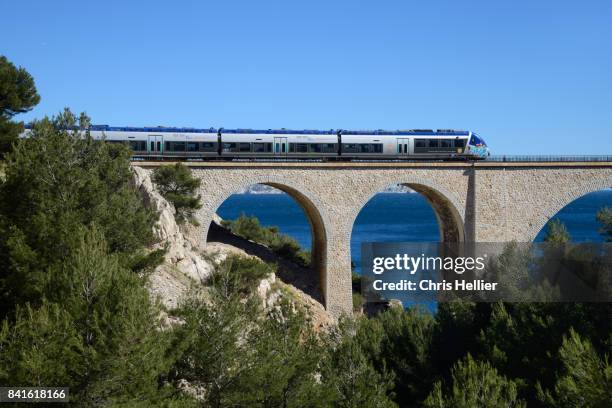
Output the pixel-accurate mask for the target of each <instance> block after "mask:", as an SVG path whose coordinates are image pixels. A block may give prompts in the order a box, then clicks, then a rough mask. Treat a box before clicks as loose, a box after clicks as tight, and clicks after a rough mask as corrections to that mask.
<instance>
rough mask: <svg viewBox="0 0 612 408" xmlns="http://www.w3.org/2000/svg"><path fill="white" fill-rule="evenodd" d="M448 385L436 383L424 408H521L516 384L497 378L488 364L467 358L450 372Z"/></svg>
mask: <svg viewBox="0 0 612 408" xmlns="http://www.w3.org/2000/svg"><path fill="white" fill-rule="evenodd" d="M451 375H452V383H451V384H450V385H448V386H446V387H444V386H443V384H442V383H441V382H439V381H438V382H436V383H435V384H434V387H433V391H432V392H431V394H429V397H427V399H426V400H425V407H427V408H474V407H479V408H497V407H508V408H513V407H525V406H526V405H525V402H524V401H522V400H520V399H518V398H517V391H516V384H514V382H513V381H512V380H508V379H507V378H506V377H504V376H502V375H499V374H498V373H497V370H496V369H495V368H493V367H492V366H491V364H489V363H488V362H478V361H475V360H474V359H473V358H472V356H471V355H469V354H468V355H467V357H466V358H465V359H463V360H461V361H459V362H458V363H457V364H456V365H455V366H454V367H453V370H452V374H451Z"/></svg>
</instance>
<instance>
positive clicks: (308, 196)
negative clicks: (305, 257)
mask: <svg viewBox="0 0 612 408" xmlns="http://www.w3.org/2000/svg"><path fill="white" fill-rule="evenodd" d="M254 184H263V185H267V186H270V187H274V188H276V189H278V190H281V191H283V192H284V193H286V194H288V195H289V196H290V197H292V198H293V199H294V200H295V202H297V203H298V205H299V206H300V207H301V208H302V210H303V211H304V214H305V215H306V218H307V219H308V223H309V224H310V232H311V237H312V245H311V257H312V258H311V269H312V270H313V271H314V272H315V273H317V274H318V276H319V285H320V290H321V295H322V296H323V302H324V304H326V306H327V300H328V296H327V278H328V277H327V274H328V265H327V259H328V229H329V225H330V224H329V222H328V221H327V217H326V215H325V214H324V213H323V212H322V209H323V206H322V205H321V204H320V203H319V202H318V199H317V197H316V195H315V194H313V193H312V192H311V191H309V189H308V188H306V187H305V186H303V185H299V184H298V183H294V182H292V181H291V180H287V179H285V178H281V177H275V176H273V175H269V176H254V177H245V178H241V179H240V181H239V182H235V183H220V184H218V185H217V186H218V188H216V193H215V194H214V196H212V197H211V190H210V189H209V188H206V189H205V192H204V191H203V192H202V196H203V201H204V203H203V204H204V205H203V209H202V210H200V212H199V214H198V220H199V221H200V223H201V225H202V231H201V235H200V237H201V243H202V244H203V245H206V243H207V239H208V232H209V229H210V225H211V222H212V221H213V218H214V216H215V214H216V212H217V210H218V209H219V207H220V206H221V204H223V202H224V201H225V200H227V199H228V198H229V197H230V196H231V195H233V194H236V193H238V192H239V191H242V190H244V189H245V188H247V187H249V186H252V185H254Z"/></svg>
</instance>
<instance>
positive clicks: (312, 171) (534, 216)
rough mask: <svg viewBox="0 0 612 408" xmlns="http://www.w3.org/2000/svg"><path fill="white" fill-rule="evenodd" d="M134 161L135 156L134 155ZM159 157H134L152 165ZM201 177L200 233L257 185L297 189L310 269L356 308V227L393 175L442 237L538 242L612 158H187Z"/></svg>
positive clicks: (610, 183) (328, 290) (602, 183)
mask: <svg viewBox="0 0 612 408" xmlns="http://www.w3.org/2000/svg"><path fill="white" fill-rule="evenodd" d="M135 164H136V163H135ZM160 164H168V163H159V162H155V163H153V162H143V163H139V164H136V165H139V166H142V167H148V168H150V167H155V166H159V165H160ZM186 164H187V165H188V166H190V167H191V169H192V172H193V174H194V175H195V176H197V177H199V178H200V179H201V180H202V185H201V195H202V199H203V200H202V201H203V207H202V209H201V210H200V212H199V214H198V219H199V220H200V222H201V228H202V235H201V236H202V240H203V242H204V243H205V242H206V239H207V234H208V228H209V226H210V222H211V220H212V218H213V215H214V214H215V212H216V211H217V209H218V208H219V206H220V205H221V204H222V203H223V201H225V200H226V199H227V198H228V197H229V196H230V195H232V194H234V193H235V192H237V191H240V190H242V189H243V188H245V187H247V186H249V185H252V184H266V185H269V186H272V187H275V188H278V189H280V190H282V191H284V192H286V193H287V194H289V195H290V196H292V197H293V198H294V199H295V200H296V201H297V202H298V203H299V204H300V205H301V207H302V208H303V209H304V212H305V213H306V215H307V217H308V219H309V221H310V226H311V231H312V238H313V247H312V254H313V268H314V269H315V270H316V271H317V272H318V273H319V276H320V283H321V289H322V293H323V297H324V303H325V307H326V308H327V310H328V311H330V312H331V313H332V314H333V315H335V316H338V315H340V314H342V313H344V312H350V311H351V310H352V296H351V273H350V271H351V267H350V265H351V253H350V240H351V231H352V229H353V224H354V222H355V219H356V217H357V215H358V214H359V212H360V211H361V209H362V208H363V207H364V205H365V204H366V203H367V202H368V201H369V200H370V199H371V198H372V197H373V196H374V195H375V194H377V193H379V192H380V191H382V190H384V189H385V188H387V187H388V186H390V185H393V184H404V185H406V186H408V187H410V188H412V189H413V190H416V191H417V192H419V193H421V194H422V195H424V196H425V197H426V198H427V200H428V201H429V202H430V204H431V206H432V207H433V209H434V211H435V213H436V216H437V218H438V225H439V227H440V236H441V238H442V240H444V241H449V242H455V241H476V242H504V241H512V240H514V241H517V242H531V241H533V239H534V238H535V237H536V235H537V234H538V232H539V231H540V230H541V229H542V227H544V225H545V224H546V222H547V221H548V220H549V219H550V218H551V217H552V216H554V215H555V214H556V213H557V212H558V211H559V210H561V209H562V208H563V207H564V206H565V205H567V204H569V203H570V202H572V201H574V200H575V199H577V198H579V197H581V196H583V195H585V194H588V193H590V192H593V191H597V190H601V189H604V188H610V187H612V163H609V162H586V163H585V162H556V163H532V162H519V163H506V162H476V163H456V162H452V163H451V162H439V163H418V162H404V163H397V162H394V163H389V162H387V163H366V162H358V163H354V162H351V163H349V162H346V163H345V162H325V163H320V162H316V163H307V162H187V163H186Z"/></svg>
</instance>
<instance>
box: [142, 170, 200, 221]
mask: <svg viewBox="0 0 612 408" xmlns="http://www.w3.org/2000/svg"><path fill="white" fill-rule="evenodd" d="M153 182H154V183H155V185H156V186H157V189H158V190H159V192H160V193H161V195H163V196H164V197H165V198H166V199H167V200H168V201H170V202H171V203H172V204H173V205H174V208H175V210H176V214H177V220H178V221H179V222H184V221H190V222H192V223H197V222H196V221H195V219H194V217H193V216H194V213H195V211H196V210H198V209H200V208H201V207H202V203H201V202H200V196H199V195H197V191H198V188H199V187H200V183H201V181H200V179H199V178H197V177H193V176H192V175H191V170H190V169H189V167H187V166H185V165H184V164H182V163H176V164H174V165H172V166H160V167H158V168H156V169H155V171H154V172H153Z"/></svg>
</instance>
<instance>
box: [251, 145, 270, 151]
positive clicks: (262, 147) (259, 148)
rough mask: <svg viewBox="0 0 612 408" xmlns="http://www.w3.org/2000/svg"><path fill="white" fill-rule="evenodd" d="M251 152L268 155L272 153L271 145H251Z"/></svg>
mask: <svg viewBox="0 0 612 408" xmlns="http://www.w3.org/2000/svg"><path fill="white" fill-rule="evenodd" d="M253 151H254V152H255V153H270V152H271V151H272V143H253Z"/></svg>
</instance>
